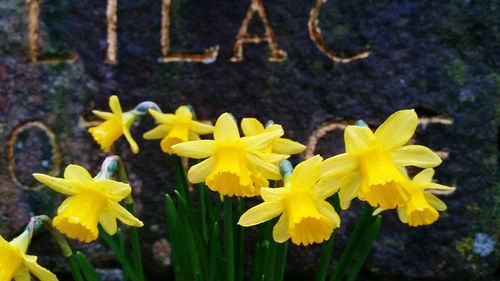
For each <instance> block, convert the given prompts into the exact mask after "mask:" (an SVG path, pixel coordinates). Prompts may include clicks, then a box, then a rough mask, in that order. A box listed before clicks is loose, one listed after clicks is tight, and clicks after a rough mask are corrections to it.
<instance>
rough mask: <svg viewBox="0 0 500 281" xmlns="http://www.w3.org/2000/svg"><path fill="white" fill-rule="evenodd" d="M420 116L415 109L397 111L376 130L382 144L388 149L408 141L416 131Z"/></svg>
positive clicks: (378, 139) (376, 135)
mask: <svg viewBox="0 0 500 281" xmlns="http://www.w3.org/2000/svg"><path fill="white" fill-rule="evenodd" d="M417 125H418V116H417V114H416V113H415V110H413V109H407V110H400V111H398V112H395V113H394V114H392V115H391V116H389V118H387V120H385V121H384V123H382V125H380V127H378V129H377V130H376V131H375V137H376V138H377V141H378V143H379V144H380V145H382V146H384V147H385V148H386V149H387V150H391V149H393V148H396V147H399V146H402V145H404V144H405V143H407V142H408V141H409V140H410V138H411V137H412V136H413V134H414V133H415V129H416V128H417Z"/></svg>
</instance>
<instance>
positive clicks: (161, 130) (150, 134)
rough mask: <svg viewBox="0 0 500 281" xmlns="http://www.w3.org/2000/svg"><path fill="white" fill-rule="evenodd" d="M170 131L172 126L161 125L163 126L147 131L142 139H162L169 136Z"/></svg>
mask: <svg viewBox="0 0 500 281" xmlns="http://www.w3.org/2000/svg"><path fill="white" fill-rule="evenodd" d="M169 130H170V126H168V125H164V124H161V125H158V126H157V127H156V128H154V129H151V130H149V131H147V132H146V133H144V135H142V137H143V138H145V139H147V140H157V139H162V138H164V137H165V136H166V135H168V132H169Z"/></svg>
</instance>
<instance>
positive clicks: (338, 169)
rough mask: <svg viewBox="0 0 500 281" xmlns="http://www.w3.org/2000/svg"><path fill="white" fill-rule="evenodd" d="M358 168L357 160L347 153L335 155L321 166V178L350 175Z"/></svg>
mask: <svg viewBox="0 0 500 281" xmlns="http://www.w3.org/2000/svg"><path fill="white" fill-rule="evenodd" d="M357 168H358V161H357V159H356V158H354V157H352V156H350V155H349V154H347V153H342V154H339V155H335V156H333V157H330V158H328V159H325V161H323V164H322V165H321V176H322V177H328V176H333V175H340V174H345V173H350V172H352V171H353V170H355V169H357Z"/></svg>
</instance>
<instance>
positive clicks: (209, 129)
mask: <svg viewBox="0 0 500 281" xmlns="http://www.w3.org/2000/svg"><path fill="white" fill-rule="evenodd" d="M189 129H191V131H193V132H195V133H197V134H200V135H205V134H211V133H213V132H214V126H212V125H210V124H204V123H201V122H198V121H195V120H192V121H191V123H190V125H189Z"/></svg>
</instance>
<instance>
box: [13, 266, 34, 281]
mask: <svg viewBox="0 0 500 281" xmlns="http://www.w3.org/2000/svg"><path fill="white" fill-rule="evenodd" d="M14 280H15V281H31V275H30V271H29V269H28V267H26V266H25V265H21V267H19V269H18V270H17V272H16V275H14Z"/></svg>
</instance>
